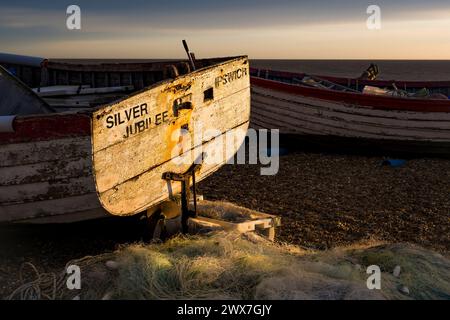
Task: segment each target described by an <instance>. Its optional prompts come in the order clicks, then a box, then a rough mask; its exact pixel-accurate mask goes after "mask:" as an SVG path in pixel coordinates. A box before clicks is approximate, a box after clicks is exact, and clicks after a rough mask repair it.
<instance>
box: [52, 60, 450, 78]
mask: <svg viewBox="0 0 450 320" xmlns="http://www.w3.org/2000/svg"><path fill="white" fill-rule="evenodd" d="M55 60H60V61H70V62H83V63H99V62H150V61H164V59H136V60H134V59H107V60H103V59H55ZM166 61H167V59H166ZM370 63H375V64H377V65H378V67H379V69H380V75H379V78H380V79H385V80H394V79H395V80H450V60H445V61H443V60H437V61H430V60H427V61H424V60H421V61H413V60H251V61H250V65H251V66H252V67H255V68H264V69H273V70H282V71H291V72H305V73H311V74H317V75H330V76H337V77H351V78H354V77H358V76H360V75H361V73H362V72H363V71H364V70H366V69H367V67H368V66H369V65H370Z"/></svg>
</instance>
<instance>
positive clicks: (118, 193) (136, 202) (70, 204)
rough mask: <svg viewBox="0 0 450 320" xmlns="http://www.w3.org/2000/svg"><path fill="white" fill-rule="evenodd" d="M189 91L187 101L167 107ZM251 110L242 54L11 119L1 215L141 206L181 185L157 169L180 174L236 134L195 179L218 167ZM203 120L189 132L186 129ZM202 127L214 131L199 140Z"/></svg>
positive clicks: (82, 215) (66, 217) (4, 142)
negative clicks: (85, 106)
mask: <svg viewBox="0 0 450 320" xmlns="http://www.w3.org/2000/svg"><path fill="white" fill-rule="evenodd" d="M237 69H240V70H244V69H245V74H244V71H241V72H242V76H241V77H239V79H238V78H236V79H234V80H233V81H229V82H228V83H227V85H224V84H223V82H221V81H220V79H222V77H224V76H226V75H227V74H229V73H232V72H234V71H235V70H237ZM187 96H188V97H189V100H190V103H191V104H190V108H189V109H183V108H181V109H180V110H178V109H177V108H175V103H176V101H178V100H179V99H181V100H183V99H186V97H187ZM143 105H146V109H145V111H146V112H145V114H144V113H143V111H142V110H143V109H139V110H140V111H141V114H140V116H137V115H136V114H134V116H130V117H129V118H128V119H126V118H124V117H127V116H128V115H130V114H131V112H134V111H136V110H137V109H136V110H134V109H133V108H134V107H136V106H138V107H139V108H141V107H142V106H143ZM130 110H131V111H130ZM118 114H121V115H122V118H121V119H119V118H118V117H117V116H115V115H118ZM110 115H111V116H112V118H111V117H110ZM115 117H116V118H115ZM249 117H250V81H249V72H248V60H247V58H246V57H238V58H230V59H229V60H228V61H226V60H225V62H221V63H217V64H215V65H212V66H210V67H205V68H202V69H200V70H197V71H195V72H193V73H191V74H187V75H184V76H181V77H179V78H177V79H174V80H173V79H170V80H166V81H165V82H161V83H158V84H155V85H153V86H151V87H148V88H146V89H144V90H142V91H141V92H138V93H135V94H134V95H132V96H129V97H128V98H126V99H124V100H121V101H119V102H116V103H112V104H109V105H106V106H101V107H98V108H95V109H94V110H86V111H80V112H69V113H58V114H46V115H35V116H17V117H16V118H15V120H14V123H13V128H14V132H9V133H7V132H3V133H1V132H0V222H8V221H31V220H34V221H36V220H41V221H72V220H79V219H88V218H95V217H99V216H107V215H110V214H113V215H120V216H122V215H133V214H136V213H139V212H142V211H145V210H146V209H148V208H150V207H152V206H156V205H158V204H159V203H161V202H163V201H165V200H167V199H169V197H170V196H172V195H174V194H176V193H178V192H179V191H180V189H181V186H180V183H177V182H168V181H166V180H164V179H163V177H162V174H163V173H164V172H175V173H182V172H183V171H185V170H186V169H187V168H188V167H189V166H190V165H191V164H192V161H193V160H189V159H194V158H193V156H194V155H196V154H197V153H198V152H200V151H201V152H205V153H206V154H207V155H212V154H214V152H216V151H217V149H218V148H223V144H222V143H220V138H221V137H222V136H224V135H226V134H234V135H233V137H234V138H235V140H234V144H233V147H232V149H231V150H228V151H227V152H229V154H228V157H224V158H223V159H221V160H220V161H218V162H208V161H205V163H203V164H202V166H201V169H200V170H199V172H197V174H196V181H200V180H202V179H204V178H205V177H207V176H208V175H210V174H212V173H213V172H215V171H216V170H218V169H219V168H220V167H221V166H222V165H223V164H225V163H226V161H227V160H228V159H229V158H230V157H232V156H233V155H234V153H235V152H236V151H237V150H238V148H239V147H240V145H241V144H242V142H243V141H244V139H245V134H246V131H247V128H248V125H249ZM114 118H115V120H114ZM111 119H113V121H116V123H115V124H114V125H113V126H110V124H111ZM143 120H144V122H143V123H142V121H143ZM202 124H203V125H204V126H205V128H203V131H200V133H201V134H202V135H200V136H199V137H197V136H196V135H197V133H196V131H194V130H193V129H194V128H196V127H200V126H201V125H202ZM130 128H131V129H130ZM182 128H183V129H186V132H185V133H183V132H181V131H180V130H179V129H182ZM208 129H217V130H218V131H217V133H216V134H215V135H214V136H209V137H208V136H205V137H204V136H203V134H204V131H205V130H208ZM128 130H129V131H128ZM187 137H190V138H191V139H187ZM174 150H176V151H174ZM180 159H186V161H184V162H182V161H180ZM177 160H178V161H177Z"/></svg>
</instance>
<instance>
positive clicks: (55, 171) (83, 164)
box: [0, 155, 92, 186]
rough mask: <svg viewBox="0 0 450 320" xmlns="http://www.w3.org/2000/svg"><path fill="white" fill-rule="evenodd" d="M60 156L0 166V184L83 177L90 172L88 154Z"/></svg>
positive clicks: (90, 162) (90, 163) (8, 184)
mask: <svg viewBox="0 0 450 320" xmlns="http://www.w3.org/2000/svg"><path fill="white" fill-rule="evenodd" d="M59 156H60V158H59V159H56V160H53V161H43V162H39V163H35V164H29V165H27V164H24V165H19V166H8V167H0V177H1V180H0V186H10V185H21V184H28V183H37V182H44V181H52V180H55V178H58V179H61V180H64V179H70V178H77V177H85V176H89V175H91V174H92V172H91V171H92V160H91V157H90V156H87V157H75V158H62V156H63V155H59Z"/></svg>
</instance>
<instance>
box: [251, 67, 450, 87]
mask: <svg viewBox="0 0 450 320" xmlns="http://www.w3.org/2000/svg"><path fill="white" fill-rule="evenodd" d="M258 71H260V72H264V73H265V72H269V75H270V76H274V77H280V78H294V77H304V76H306V75H307V74H306V73H302V72H289V71H280V70H272V69H263V68H250V74H252V77H255V76H254V75H253V74H255V73H257V72H258ZM312 76H314V77H318V78H322V79H324V80H328V81H331V82H336V83H338V84H340V85H350V86H352V85H360V86H366V85H368V86H375V87H377V86H378V87H392V84H393V83H395V84H396V85H397V86H398V87H399V88H403V87H405V86H406V87H407V88H420V89H421V88H450V80H431V81H419V80H411V81H409V80H366V79H358V78H354V77H335V76H325V75H316V74H314V75H312ZM258 78H260V77H258ZM262 79H263V78H262Z"/></svg>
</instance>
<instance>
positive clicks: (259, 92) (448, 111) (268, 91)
mask: <svg viewBox="0 0 450 320" xmlns="http://www.w3.org/2000/svg"><path fill="white" fill-rule="evenodd" d="M251 125H252V126H253V127H255V128H267V129H280V133H282V134H286V135H289V136H291V137H292V136H297V137H299V138H303V139H304V140H305V139H306V140H311V141H315V142H317V143H320V144H327V141H328V142H329V143H330V144H334V145H335V146H336V143H339V142H344V141H345V142H347V143H350V144H352V143H354V142H355V141H359V144H363V145H366V146H369V148H370V146H372V147H374V146H376V147H379V148H382V147H383V146H386V149H388V150H391V151H398V152H413V153H430V154H433V155H449V154H450V149H449V146H450V102H449V101H445V100H444V101H440V100H417V99H400V98H391V97H381V98H380V97H368V96H367V95H362V94H357V93H356V94H355V93H342V92H333V91H331V90H323V89H317V88H306V87H301V86H295V85H291V84H285V83H280V82H277V81H271V80H265V79H260V78H256V77H255V78H252V113H251ZM354 148H357V145H356V144H354Z"/></svg>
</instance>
